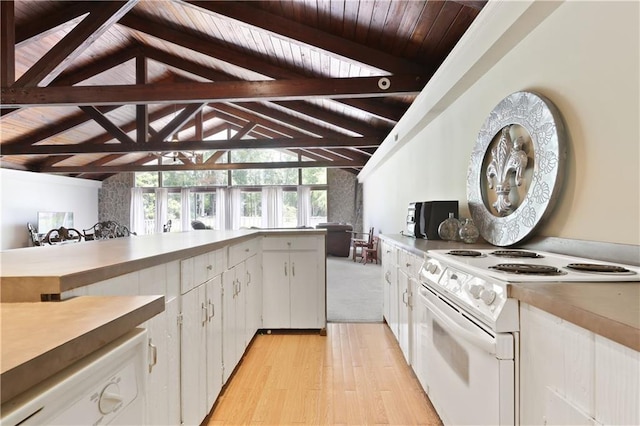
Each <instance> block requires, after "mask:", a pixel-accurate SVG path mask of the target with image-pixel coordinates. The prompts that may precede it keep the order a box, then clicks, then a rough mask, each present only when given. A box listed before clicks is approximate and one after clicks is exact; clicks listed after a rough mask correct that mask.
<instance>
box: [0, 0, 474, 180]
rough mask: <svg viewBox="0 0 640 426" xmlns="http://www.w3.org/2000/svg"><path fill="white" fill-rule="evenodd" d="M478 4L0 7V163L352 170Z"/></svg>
mask: <svg viewBox="0 0 640 426" xmlns="http://www.w3.org/2000/svg"><path fill="white" fill-rule="evenodd" d="M484 3H485V2H484V1H432V0H428V1H417V0H410V1H402V0H393V1H391V0H342V1H339V0H286V1H277V0H274V1H248V2H235V1H158V0H147V1H145V0H138V1H135V0H129V1H117V2H105V1H101V2H90V1H79V2H69V1H42V0H37V1H33V0H14V1H6V0H2V1H1V2H0V7H1V12H2V13H1V22H0V31H1V35H2V38H1V41H0V44H1V46H0V47H1V55H2V57H1V59H2V62H1V69H0V80H1V81H0V83H1V86H2V88H1V102H0V104H1V110H0V112H1V113H2V116H1V118H0V143H1V145H0V154H1V156H2V157H1V159H0V161H1V163H0V165H1V166H2V167H6V168H14V169H20V170H29V171H35V172H43V173H57V174H63V175H67V176H76V177H82V178H87V179H97V180H102V179H105V178H107V177H108V176H111V175H113V174H114V173H120V172H126V171H155V170H200V169H240V168H261V167H340V168H343V169H346V170H350V171H352V172H357V171H358V170H360V169H361V168H362V166H364V164H366V162H367V160H368V159H369V158H370V157H371V155H372V154H373V153H374V152H375V150H376V148H377V147H378V146H379V145H380V143H381V142H382V140H383V139H384V138H385V136H386V135H387V134H388V133H389V132H390V131H391V129H392V128H393V126H394V125H395V124H396V123H397V121H398V120H399V119H400V117H401V116H402V115H403V114H404V112H405V111H406V110H407V108H408V107H409V106H410V105H411V102H413V100H414V99H415V96H416V95H417V94H418V93H419V92H420V90H421V89H422V88H423V87H424V85H425V84H426V83H427V81H428V80H429V78H430V77H431V76H432V75H433V73H434V72H435V70H436V69H437V68H438V66H439V65H440V64H441V63H442V61H443V60H444V59H445V58H446V56H447V55H448V53H449V52H450V51H451V49H452V48H453V47H454V46H455V44H456V43H457V41H458V40H459V38H460V37H461V36H462V34H463V33H464V32H465V31H466V29H467V28H468V27H469V25H470V24H471V23H472V21H473V20H474V19H475V17H476V16H477V15H478V13H479V12H480V10H481V9H482V7H483V6H484ZM221 132H222V133H221ZM220 134H222V137H221V136H220ZM214 135H218V136H216V140H211V139H212V138H213V137H214ZM246 148H250V149H251V148H273V149H280V150H286V151H288V152H289V153H292V154H294V155H295V156H296V157H297V159H298V161H292V162H286V163H277V164H256V163H245V164H238V163H230V162H228V159H227V155H226V153H227V152H229V151H230V150H234V149H246ZM169 152H172V153H174V156H173V157H174V158H176V159H172V160H171V161H159V160H162V159H163V158H165V156H163V154H166V153H169ZM175 153H178V155H175Z"/></svg>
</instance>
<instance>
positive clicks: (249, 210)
mask: <svg viewBox="0 0 640 426" xmlns="http://www.w3.org/2000/svg"><path fill="white" fill-rule="evenodd" d="M241 196H242V210H241V215H240V227H242V228H251V227H252V226H255V227H260V226H261V225H262V193H261V192H245V191H243V192H242V195H241Z"/></svg>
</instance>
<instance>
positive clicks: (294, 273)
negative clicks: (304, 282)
mask: <svg viewBox="0 0 640 426" xmlns="http://www.w3.org/2000/svg"><path fill="white" fill-rule="evenodd" d="M291 276H293V277H295V276H296V262H291Z"/></svg>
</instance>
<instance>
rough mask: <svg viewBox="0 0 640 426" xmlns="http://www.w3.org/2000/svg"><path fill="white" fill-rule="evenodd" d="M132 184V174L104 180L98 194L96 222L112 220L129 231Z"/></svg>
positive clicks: (133, 177) (122, 174)
mask: <svg viewBox="0 0 640 426" xmlns="http://www.w3.org/2000/svg"><path fill="white" fill-rule="evenodd" d="M134 184H135V175H134V173H119V174H117V175H115V176H111V177H109V178H107V179H105V180H104V181H103V182H102V189H100V191H99V193H98V220H100V221H104V220H113V221H115V222H118V223H120V224H122V225H125V226H126V227H128V228H129V229H131V224H130V223H129V222H130V219H129V214H130V206H131V188H133V186H134ZM132 231H135V230H133V229H132Z"/></svg>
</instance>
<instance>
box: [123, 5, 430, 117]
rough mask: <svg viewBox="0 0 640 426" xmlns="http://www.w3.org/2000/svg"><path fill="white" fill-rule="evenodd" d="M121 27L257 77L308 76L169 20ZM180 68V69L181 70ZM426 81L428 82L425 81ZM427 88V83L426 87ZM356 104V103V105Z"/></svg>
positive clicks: (370, 102) (131, 17)
mask: <svg viewBox="0 0 640 426" xmlns="http://www.w3.org/2000/svg"><path fill="white" fill-rule="evenodd" d="M118 24H119V25H124V26H127V27H129V28H131V29H133V30H136V31H142V32H144V33H146V34H148V35H150V36H153V37H156V38H158V39H159V40H164V41H168V42H170V43H173V44H176V45H178V46H182V47H184V48H187V49H190V50H193V51H196V52H199V53H202V54H204V55H207V56H211V57H212V58H216V59H217V60H221V61H224V62H227V63H229V64H232V65H235V66H237V67H240V68H243V69H245V70H248V71H251V72H253V73H255V74H256V75H257V76H263V77H269V78H273V79H278V80H280V79H299V78H303V77H304V76H305V74H304V73H303V72H302V71H301V72H297V71H292V70H291V69H288V68H284V67H279V66H276V65H273V64H271V63H269V62H267V61H265V60H264V59H262V58H260V57H258V56H255V55H251V54H249V53H247V52H246V51H241V50H236V49H232V48H229V47H228V46H227V45H226V44H223V43H221V42H219V41H217V40H214V39H211V38H210V37H207V36H205V35H195V34H193V33H192V30H188V29H186V28H185V29H181V28H175V25H174V24H173V23H170V22H168V21H155V20H154V21H151V20H149V19H146V18H144V17H142V16H140V15H137V14H136V13H135V12H131V13H128V14H127V15H125V16H124V17H123V18H122V19H121V20H120V21H119V22H118ZM178 68H179V67H178ZM425 82H426V80H425ZM423 85H424V84H423ZM356 101H357V102H356ZM336 102H339V103H345V104H347V105H350V106H352V107H354V108H358V109H362V110H363V111H367V112H369V113H372V114H376V115H378V116H380V117H381V118H385V119H387V120H390V121H393V122H394V124H395V122H397V121H398V120H399V119H400V117H401V116H402V114H403V113H404V110H403V111H399V110H398V108H392V107H389V106H388V105H384V103H383V102H380V101H379V100H376V99H336Z"/></svg>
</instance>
